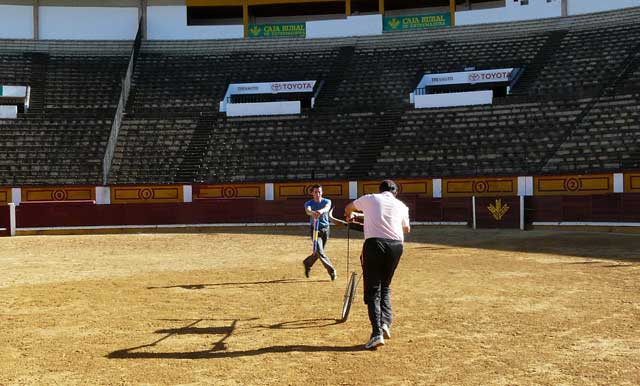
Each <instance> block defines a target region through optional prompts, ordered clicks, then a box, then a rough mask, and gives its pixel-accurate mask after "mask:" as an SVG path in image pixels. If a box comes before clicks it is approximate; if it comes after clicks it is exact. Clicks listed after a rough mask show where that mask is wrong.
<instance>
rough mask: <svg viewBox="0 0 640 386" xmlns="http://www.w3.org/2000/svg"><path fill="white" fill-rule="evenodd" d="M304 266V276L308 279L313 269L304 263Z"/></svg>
mask: <svg viewBox="0 0 640 386" xmlns="http://www.w3.org/2000/svg"><path fill="white" fill-rule="evenodd" d="M302 265H304V276H305V277H306V278H307V279H308V278H309V272H311V267H309V266H307V265H306V264H305V263H304V261H303V262H302Z"/></svg>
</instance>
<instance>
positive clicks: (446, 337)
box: [0, 228, 640, 386]
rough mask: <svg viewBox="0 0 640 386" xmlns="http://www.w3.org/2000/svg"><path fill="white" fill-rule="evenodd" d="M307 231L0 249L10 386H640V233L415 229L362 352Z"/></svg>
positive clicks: (2, 334)
mask: <svg viewBox="0 0 640 386" xmlns="http://www.w3.org/2000/svg"><path fill="white" fill-rule="evenodd" d="M306 233H307V232H306V229H304V228H295V229H228V230H226V231H225V233H215V234H214V233H209V234H152V235H101V236H38V237H26V236H25V237H17V238H2V239H0V327H1V328H0V348H1V349H0V385H3V386H5V385H47V386H49V385H305V386H307V385H309V386H310V385H367V386H369V385H393V386H397V385H465V386H471V385H483V386H484V385H554V386H555V385H581V386H582V385H640V252H639V251H640V236H639V235H625V234H607V233H586V232H585V233H580V232H564V233H561V232H551V231H530V232H524V233H521V232H519V231H476V232H474V231H472V230H469V229H453V228H449V229H445V228H440V229H431V228H417V229H415V230H414V232H413V233H412V234H411V236H410V238H409V242H408V243H407V244H406V245H405V255H404V256H403V258H402V260H401V262H400V266H399V268H398V271H397V272H396V277H395V280H394V283H393V285H392V288H393V291H394V292H393V295H392V296H393V305H394V311H395V317H396V319H395V322H394V325H393V326H392V333H393V337H392V339H390V340H388V341H387V344H386V345H385V346H384V347H382V348H381V349H379V350H377V351H366V350H363V348H362V345H363V344H364V343H365V341H366V340H367V338H368V336H369V324H368V319H367V315H366V309H365V306H364V304H362V300H361V299H362V289H361V287H359V288H358V293H357V299H356V301H355V302H354V307H353V309H352V313H351V317H350V318H349V320H348V321H347V322H346V323H339V322H338V320H337V319H338V317H339V313H340V308H341V304H342V297H343V293H344V289H345V286H346V278H347V275H346V272H345V268H346V267H345V265H346V245H347V244H346V239H345V238H344V236H345V233H344V231H341V230H338V229H334V231H333V235H332V236H333V238H332V239H331V240H330V242H329V245H328V252H329V256H330V257H331V258H332V259H333V261H334V263H335V264H336V265H337V267H338V269H339V271H338V274H339V276H338V280H337V281H336V282H331V281H329V280H328V275H327V274H326V272H325V271H324V270H323V269H322V268H321V266H320V265H319V264H318V265H317V266H316V267H314V270H313V271H312V275H311V278H310V279H305V278H304V276H303V269H302V264H301V261H302V259H303V258H304V257H305V256H306V255H308V253H309V249H310V242H309V240H308V239H307V237H306ZM361 243H362V241H361V240H360V239H356V240H352V242H351V251H352V256H351V262H352V267H355V268H356V269H357V270H358V271H359V266H357V265H356V264H357V261H358V260H357V257H358V256H357V254H356V253H354V251H356V250H358V249H359V247H360V246H361Z"/></svg>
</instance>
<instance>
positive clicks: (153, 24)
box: [147, 5, 244, 40]
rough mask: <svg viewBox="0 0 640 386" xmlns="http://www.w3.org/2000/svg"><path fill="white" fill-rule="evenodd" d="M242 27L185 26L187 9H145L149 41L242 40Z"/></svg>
mask: <svg viewBox="0 0 640 386" xmlns="http://www.w3.org/2000/svg"><path fill="white" fill-rule="evenodd" d="M243 37H244V27H243V26H242V25H206V26H204V25H187V7H186V6H185V5H176V6H173V5H172V6H153V7H147V39H149V40H200V39H242V38H243Z"/></svg>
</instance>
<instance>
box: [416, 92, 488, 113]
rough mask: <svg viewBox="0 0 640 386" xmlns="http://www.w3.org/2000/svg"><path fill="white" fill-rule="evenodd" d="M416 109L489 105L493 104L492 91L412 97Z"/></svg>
mask: <svg viewBox="0 0 640 386" xmlns="http://www.w3.org/2000/svg"><path fill="white" fill-rule="evenodd" d="M414 102H415V107H416V109H428V108H437V107H452V106H473V105H490V104H491V103H493V91H491V90H482V91H467V92H452V93H448V94H427V95H416V96H414Z"/></svg>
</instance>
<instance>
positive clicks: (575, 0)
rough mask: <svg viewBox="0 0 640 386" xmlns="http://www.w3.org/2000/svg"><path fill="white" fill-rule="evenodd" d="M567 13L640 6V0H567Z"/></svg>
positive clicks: (578, 13) (579, 13)
mask: <svg viewBox="0 0 640 386" xmlns="http://www.w3.org/2000/svg"><path fill="white" fill-rule="evenodd" d="M567 1H568V4H567V13H568V14H569V15H581V14H584V13H593V12H602V11H610V10H613V9H620V8H629V7H640V0H606V1H605V0H567Z"/></svg>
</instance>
